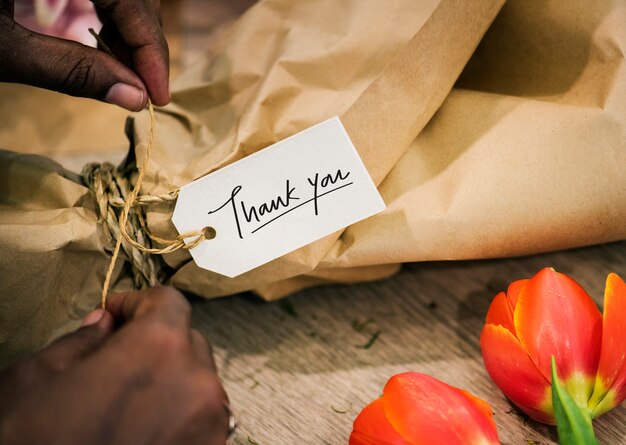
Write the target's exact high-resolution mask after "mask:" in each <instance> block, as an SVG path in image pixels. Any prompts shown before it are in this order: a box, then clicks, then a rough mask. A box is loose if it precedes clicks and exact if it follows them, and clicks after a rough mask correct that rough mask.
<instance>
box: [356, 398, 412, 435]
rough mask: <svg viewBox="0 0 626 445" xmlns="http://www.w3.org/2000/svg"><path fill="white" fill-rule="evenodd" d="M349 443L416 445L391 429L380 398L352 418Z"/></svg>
mask: <svg viewBox="0 0 626 445" xmlns="http://www.w3.org/2000/svg"><path fill="white" fill-rule="evenodd" d="M349 444H350V445H416V444H414V443H413V442H408V441H406V440H404V439H403V438H402V436H401V435H400V434H398V433H397V432H396V430H394V429H393V427H392V426H391V424H390V423H389V421H388V420H387V417H385V409H384V406H383V400H382V398H380V399H376V400H374V401H373V402H372V403H370V404H369V405H367V406H366V407H365V408H363V411H361V413H360V414H359V415H358V416H357V418H356V419H354V426H353V429H352V434H350V441H349Z"/></svg>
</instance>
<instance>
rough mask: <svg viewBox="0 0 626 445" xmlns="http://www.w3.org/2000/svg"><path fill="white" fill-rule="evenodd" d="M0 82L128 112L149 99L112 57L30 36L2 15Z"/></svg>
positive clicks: (61, 41) (73, 44)
mask: <svg viewBox="0 0 626 445" xmlns="http://www.w3.org/2000/svg"><path fill="white" fill-rule="evenodd" d="M7 21H11V22H12V23H7ZM0 81H4V82H15V83H25V84H29V85H33V86H36V87H41V88H46V89H49V90H55V91H59V92H61V93H65V94H69V95H72V96H81V97H90V98H93V99H99V100H104V101H106V102H109V103H113V104H116V105H119V106H121V107H123V108H126V109H128V110H131V111H138V110H140V109H142V108H143V107H144V106H145V104H146V103H147V97H148V96H147V94H146V88H145V85H144V84H143V82H142V81H141V80H140V79H139V77H138V76H137V75H136V74H134V73H133V72H132V71H131V70H130V69H128V68H127V67H126V66H124V65H123V64H122V63H120V62H118V61H117V60H115V59H114V58H112V57H111V56H109V55H107V54H105V53H103V52H102V51H98V50H96V49H94V48H90V47H88V46H85V45H81V44H80V43H77V42H72V41H69V40H64V39H58V38H55V37H50V36H44V35H42V34H37V33H34V32H32V31H30V30H28V29H26V28H24V27H22V26H21V25H19V24H17V23H15V22H13V21H12V19H11V18H10V17H7V16H6V15H2V16H0Z"/></svg>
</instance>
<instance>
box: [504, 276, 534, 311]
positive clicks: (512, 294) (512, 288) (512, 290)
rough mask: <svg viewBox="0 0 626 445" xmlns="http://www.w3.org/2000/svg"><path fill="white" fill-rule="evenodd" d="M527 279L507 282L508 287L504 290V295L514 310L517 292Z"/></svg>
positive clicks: (517, 296)
mask: <svg viewBox="0 0 626 445" xmlns="http://www.w3.org/2000/svg"><path fill="white" fill-rule="evenodd" d="M529 281H530V280H517V281H513V282H512V283H511V284H509V288H508V289H507V290H506V297H507V299H508V301H509V304H510V305H511V309H513V310H515V306H517V299H518V298H519V294H520V292H521V291H522V289H524V287H525V286H526V285H527V284H528V282H529Z"/></svg>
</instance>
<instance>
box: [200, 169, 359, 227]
mask: <svg viewBox="0 0 626 445" xmlns="http://www.w3.org/2000/svg"><path fill="white" fill-rule="evenodd" d="M349 176H350V172H349V171H347V172H343V171H341V170H340V169H339V170H337V172H336V173H334V174H332V173H329V174H325V175H320V174H319V173H315V174H314V175H312V176H310V177H307V178H306V179H307V184H308V187H306V189H307V190H306V191H308V192H309V193H306V195H303V196H311V195H312V196H311V197H310V198H307V199H304V198H301V197H300V196H297V192H296V187H295V186H292V185H291V181H290V180H289V179H287V180H286V181H285V188H284V190H283V191H282V192H281V193H279V194H278V195H277V196H276V197H274V198H271V199H269V200H268V201H265V202H261V203H250V202H247V201H246V200H245V199H244V198H243V197H241V196H240V194H241V193H242V192H243V191H244V188H243V186H241V185H237V186H235V187H233V189H232V191H231V193H230V197H229V198H228V199H227V200H226V201H225V202H224V203H223V204H222V205H220V206H219V207H218V208H216V209H215V210H211V211H209V212H208V213H209V214H214V213H217V212H219V211H221V210H222V209H225V208H230V209H231V211H232V215H233V218H234V221H235V225H236V227H237V233H238V235H239V238H240V239H243V238H244V235H243V234H244V233H250V234H253V233H255V232H257V231H259V230H261V229H262V228H263V227H266V226H268V225H269V224H271V223H273V222H274V221H276V220H278V219H279V218H282V217H283V216H285V215H287V214H288V213H290V212H293V211H294V210H296V209H299V208H302V207H303V206H305V205H306V204H309V203H313V204H312V207H313V214H314V215H315V216H317V215H318V214H319V199H320V198H321V197H323V196H326V195H329V194H331V193H333V192H336V191H338V190H341V189H342V188H345V187H348V186H350V185H352V184H353V182H347V180H348V178H349ZM238 196H239V197H238ZM242 196H243V195H242ZM303 199H304V200H303Z"/></svg>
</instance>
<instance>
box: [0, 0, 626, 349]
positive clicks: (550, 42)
mask: <svg viewBox="0 0 626 445" xmlns="http://www.w3.org/2000/svg"><path fill="white" fill-rule="evenodd" d="M500 7H501V2H499V1H486V0H483V1H475V2H463V1H453V0H439V1H434V0H433V1H424V2H409V1H401V0H397V1H392V2H384V3H383V2H376V1H363V0H361V1H356V0H355V1H347V2H333V1H330V0H328V1H321V0H318V1H304V0H302V1H297V2H295V1H292V0H274V1H262V2H260V3H259V4H258V5H256V6H255V7H253V8H252V9H251V10H250V11H249V12H248V13H247V14H245V15H244V16H243V17H242V18H241V19H240V20H239V22H238V24H237V25H236V27H235V29H234V30H233V31H232V33H231V34H230V36H229V37H228V38H226V39H225V40H224V43H223V45H221V46H219V47H216V48H213V49H211V50H210V53H209V54H207V56H206V58H204V59H203V60H201V61H200V62H199V63H198V64H197V65H196V66H195V67H193V68H192V69H190V70H188V71H187V72H186V73H185V75H183V76H182V77H180V78H179V79H178V81H177V82H176V85H175V86H174V88H175V90H174V91H175V93H174V100H173V104H172V105H171V106H169V107H167V108H165V109H163V110H161V112H160V113H159V114H158V115H157V127H156V131H157V140H156V145H155V147H154V151H153V156H152V159H151V161H150V165H149V167H148V171H147V181H146V183H145V186H144V188H143V190H142V193H151V194H156V193H163V192H166V191H169V190H171V189H173V188H176V187H179V186H181V185H183V184H185V183H187V182H189V181H191V180H193V179H195V178H197V177H200V176H203V175H204V174H207V173H208V172H210V171H213V170H215V169H217V168H220V167H222V166H224V165H227V164H228V163H230V162H233V161H235V160H237V159H240V158H242V157H244V156H246V155H248V154H250V153H253V152H255V151H257V150H259V149H261V148H263V147H265V146H267V145H270V144H272V143H274V142H276V141H278V140H280V139H283V138H285V137H287V136H289V135H291V134H293V133H296V132H298V131H300V130H302V129H304V128H306V127H308V126H310V125H313V124H315V123H317V122H320V121H322V120H324V119H326V118H328V117H330V116H333V115H339V116H340V117H341V119H342V121H343V122H344V125H345V126H346V129H347V130H348V132H349V134H350V136H351V138H352V139H353V141H354V143H355V146H356V147H357V150H359V152H360V154H361V155H362V156H363V158H364V161H365V164H366V166H367V167H368V169H369V170H370V172H371V173H372V176H373V178H374V180H375V181H376V183H377V184H380V185H379V189H380V191H381V193H382V195H383V198H384V199H385V201H386V203H387V205H388V209H387V210H386V211H385V212H383V213H382V214H380V215H377V216H375V217H373V218H370V219H368V220H366V221H363V222H361V223H358V224H355V225H354V226H351V227H350V228H348V229H347V230H345V231H343V232H342V233H341V234H336V235H335V236H330V237H327V238H326V239H323V240H320V241H318V242H316V243H313V244H312V245H310V246H307V247H305V248H302V249H299V250H298V251H296V252H293V253H292V254H289V255H287V256H285V257H283V258H280V259H278V260H275V261H273V262H272V263H270V264H268V265H265V266H262V267H261V268H259V269H257V270H254V271H251V272H249V273H247V274H244V275H243V276H241V277H238V278H236V279H227V278H225V277H220V276H218V275H216V274H211V273H210V272H207V271H204V270H202V269H199V268H197V267H196V266H195V264H194V263H193V262H192V261H191V259H190V256H189V255H188V253H184V252H180V253H175V254H171V255H168V256H166V257H165V258H164V261H165V262H166V263H167V268H168V270H171V271H173V275H172V276H171V279H170V281H171V283H172V284H174V285H176V286H178V287H179V288H181V289H183V290H187V291H190V292H193V293H196V294H198V295H201V296H205V297H213V296H219V295H226V294H229V293H234V292H238V291H241V290H248V289H254V290H255V291H256V292H257V293H259V294H261V295H262V296H264V297H265V298H269V299H271V298H277V297H279V296H281V295H284V294H286V293H289V292H292V291H295V290H297V289H300V288H302V287H305V286H311V285H315V284H320V283H326V282H351V281H355V280H367V279H374V278H379V277H382V276H386V275H390V274H392V273H394V272H395V271H396V270H397V268H398V264H399V263H400V262H404V261H422V260H436V259H457V258H482V257H497V256H505V255H520V254H526V253H532V252H539V251H544V250H551V249H560V248H565V247H573V246H579V245H585V244H590V243H597V242H604V241H610V240H616V239H621V238H625V237H626V236H625V235H626V233H625V232H626V230H625V229H624V225H623V224H620V222H622V221H624V220H625V217H626V201H625V196H626V193H625V192H626V179H625V178H624V177H623V176H624V175H620V171H621V169H622V168H623V167H622V166H623V165H626V164H625V163H624V161H626V159H625V156H626V140H625V136H624V135H625V134H626V131H625V126H626V113H625V111H626V110H625V109H624V108H625V104H626V100H625V99H626V81H625V79H624V77H625V75H626V74H625V68H624V64H623V62H624V53H625V51H624V48H625V47H626V38H625V36H624V28H623V26H622V25H623V23H624V22H625V20H624V19H625V18H626V17H625V14H626V12H625V5H624V3H623V2H609V1H599V2H591V1H578V2H574V3H572V2H565V1H561V2H550V3H549V4H545V3H541V4H535V3H531V2H524V1H522V0H517V1H515V0H513V1H510V2H509V3H507V4H506V5H505V6H504V8H503V10H502V12H501V14H500V15H499V16H498V17H497V19H496V20H495V22H494V23H493V25H492V26H491V28H490V29H489V31H488V32H487V34H486V35H485V37H484V39H483V40H482V42H481V43H480V46H479V48H478V51H476V53H475V54H474V56H473V57H472V58H471V59H470V60H469V63H468V59H469V58H470V55H471V54H472V52H473V51H474V49H475V47H476V45H477V44H478V42H479V41H480V40H481V38H482V37H483V34H484V32H485V31H486V30H487V28H488V27H489V25H490V24H491V23H492V21H493V19H494V17H495V15H496V14H497V12H498V10H499V8H500ZM464 67H465V70H464V72H463V74H462V75H461V78H460V79H459V80H458V82H457V84H456V86H455V87H454V89H452V87H453V84H454V82H455V81H456V79H457V77H458V75H459V73H460V72H461V70H462V69H463V68H464ZM451 89H452V90H451ZM450 91H451V92H450ZM446 96H447V98H446ZM444 99H445V102H444ZM442 102H443V106H441V104H442ZM130 130H131V133H132V140H133V141H134V146H133V150H134V153H135V154H136V156H137V158H138V159H139V162H141V160H142V159H143V156H144V154H145V144H146V140H147V133H148V118H147V115H146V113H142V114H139V115H138V116H136V118H135V119H134V123H133V125H132V128H131V129H130ZM131 154H132V153H131ZM131 158H132V156H131ZM0 164H1V165H2V166H1V167H0V169H1V170H2V172H3V175H2V176H1V177H2V178H3V179H2V181H0V184H2V186H1V187H2V191H3V193H2V196H1V197H0V246H2V248H3V249H2V251H3V255H0V258H1V259H0V261H1V262H2V268H1V270H2V272H1V273H2V274H3V280H2V283H3V284H2V286H3V287H2V292H1V293H0V294H1V295H2V298H0V305H2V310H1V311H0V314H1V315H0V317H1V319H0V344H1V345H2V346H1V347H0V361H6V360H8V359H10V358H12V357H15V356H17V355H18V354H20V353H23V352H25V351H28V350H32V349H33V348H37V347H40V346H42V345H43V344H45V342H47V341H48V340H49V339H50V338H52V337H54V336H55V335H58V333H60V332H61V331H63V330H64V329H68V328H69V327H70V324H69V323H68V320H71V319H74V320H75V319H77V318H78V317H79V316H80V315H81V314H82V313H83V312H84V311H85V310H86V309H87V308H88V307H91V306H93V305H94V304H95V303H96V302H97V300H98V294H99V292H100V285H101V283H102V278H103V275H104V268H105V266H106V262H107V255H106V254H105V253H104V252H105V250H109V251H110V248H111V245H112V239H111V237H110V235H108V231H107V230H105V229H104V228H103V227H102V226H98V224H102V219H101V217H100V215H99V213H98V211H97V204H96V202H95V198H94V195H93V193H92V192H91V191H89V190H88V189H87V188H85V187H84V186H82V185H80V181H79V179H78V178H76V177H75V176H74V175H72V174H70V173H68V172H66V171H63V170H62V169H61V168H60V167H59V166H58V165H56V164H54V163H53V162H51V161H48V160H45V159H42V158H36V157H30V156H27V157H24V156H18V155H13V154H8V153H5V154H3V155H2V156H0ZM170 213H171V208H164V207H163V206H161V207H158V208H154V209H150V210H149V212H148V217H149V226H150V228H151V229H152V230H153V231H154V232H156V233H157V234H159V235H162V236H172V235H174V234H175V231H174V229H173V226H172V225H171V223H170V221H169V216H170ZM125 269H126V268H125V267H123V266H121V265H120V266H119V267H118V269H117V272H118V273H117V274H116V277H117V280H116V285H117V288H123V287H124V286H128V285H129V280H128V278H127V277H126V275H125V273H124V271H125Z"/></svg>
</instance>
